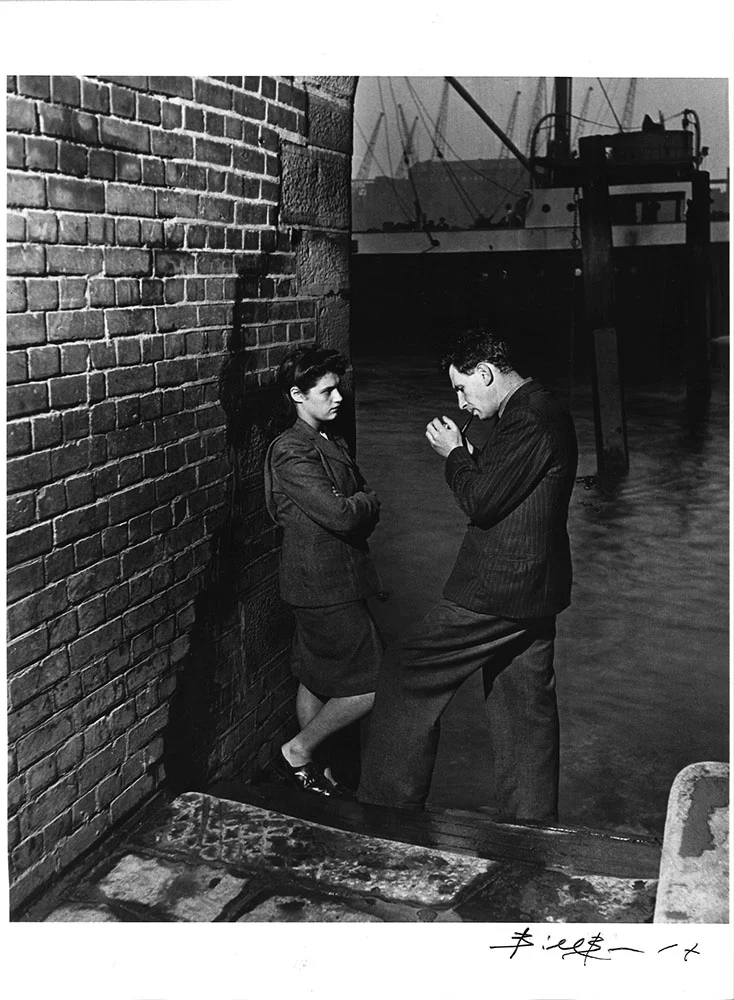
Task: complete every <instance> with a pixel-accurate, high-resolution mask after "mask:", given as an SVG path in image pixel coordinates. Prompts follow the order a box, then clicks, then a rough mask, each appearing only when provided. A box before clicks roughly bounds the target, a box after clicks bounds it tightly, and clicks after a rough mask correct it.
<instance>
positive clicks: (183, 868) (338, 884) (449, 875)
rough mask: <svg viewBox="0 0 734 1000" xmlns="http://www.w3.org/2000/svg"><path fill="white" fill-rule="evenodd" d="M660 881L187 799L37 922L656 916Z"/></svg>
mask: <svg viewBox="0 0 734 1000" xmlns="http://www.w3.org/2000/svg"><path fill="white" fill-rule="evenodd" d="M656 885H657V883H656V881H655V880H652V879H633V878H617V877H608V876H603V875H588V874H585V875H581V876H577V875H573V874H570V873H568V872H564V871H557V870H551V869H546V868H542V867H540V866H536V865H529V864H518V863H514V862H509V861H507V860H504V861H502V860H492V859H489V858H480V857H472V856H469V855H467V854H465V853H455V852H453V851H448V850H442V849H435V848H433V847H422V846H415V845H413V844H409V843H401V842H399V841H394V840H384V839H381V838H380V837H375V836H367V835H364V834H360V833H355V832H349V831H344V830H339V829H334V828H332V827H330V826H327V825H324V824H321V823H314V822H310V821H308V820H304V819H301V818H294V817H292V816H288V815H285V814H283V813H279V812H274V811H272V810H270V809H264V808H260V807H258V806H255V805H250V804H246V803H242V802H234V801H229V800H227V799H220V798H216V797H214V796H211V795H205V794H202V793H198V792H188V793H185V794H183V795H181V796H179V797H178V798H176V799H174V800H173V801H172V802H171V803H169V804H167V805H166V806H165V807H163V808H158V809H157V810H155V811H154V812H152V813H151V814H150V815H149V816H148V818H147V819H146V820H145V821H143V822H142V823H141V824H139V825H138V826H137V827H135V828H134V829H133V830H131V831H130V832H129V834H128V835H127V836H126V838H125V839H124V840H123V841H121V842H119V843H118V844H117V846H115V847H114V848H113V849H111V850H109V851H108V852H107V854H106V856H105V857H104V859H98V861H97V862H96V863H93V864H90V866H89V867H88V868H87V869H86V871H85V872H84V873H83V874H81V875H80V876H79V878H78V879H77V881H75V882H73V883H72V884H70V885H68V886H67V887H66V889H65V890H64V892H63V893H62V894H61V895H60V896H57V898H55V899H54V900H53V901H51V900H49V901H48V902H47V905H46V907H45V912H44V907H43V906H40V907H37V908H36V913H35V915H34V916H33V917H31V919H36V920H45V921H55V922H59V921H78V922H82V921H83V922H92V921H108V922H109V921H113V922H115V921H116V922H146V921H156V922H202V921H204V922H232V923H240V922H242V923H245V922H256V921H260V922H276V921H278V922H289V923H290V922H324V923H329V922H345V921H347V922H359V921H362V922H376V921H381V922H390V921H403V922H406V921H407V922H462V921H470V922H476V921H482V922H486V921H508V920H515V919H522V920H528V921H536V922H543V921H564V922H570V921H592V920H593V921H604V922H646V921H649V920H650V919H651V917H652V913H653V908H654V903H655V891H656Z"/></svg>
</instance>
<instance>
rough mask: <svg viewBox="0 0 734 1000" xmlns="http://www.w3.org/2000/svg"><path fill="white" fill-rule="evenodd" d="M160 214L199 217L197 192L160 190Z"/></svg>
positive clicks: (158, 198)
mask: <svg viewBox="0 0 734 1000" xmlns="http://www.w3.org/2000/svg"><path fill="white" fill-rule="evenodd" d="M156 203H157V206H158V215H164V216H181V217H182V218H188V219H195V218H196V217H197V204H198V197H197V195H195V194H185V193H182V192H178V191H158V192H157V194H156Z"/></svg>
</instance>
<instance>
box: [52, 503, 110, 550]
mask: <svg viewBox="0 0 734 1000" xmlns="http://www.w3.org/2000/svg"><path fill="white" fill-rule="evenodd" d="M106 526H107V501H104V500H102V501H100V502H99V503H97V504H95V505H94V506H89V507H84V508H83V509H80V510H74V511H71V512H70V513H68V514H62V515H61V516H60V517H57V518H56V520H55V521H54V541H55V544H56V545H63V544H64V543H65V542H70V541H75V540H77V539H79V538H86V537H88V536H89V535H91V534H93V533H94V532H95V531H99V530H100V529H101V528H105V527H106Z"/></svg>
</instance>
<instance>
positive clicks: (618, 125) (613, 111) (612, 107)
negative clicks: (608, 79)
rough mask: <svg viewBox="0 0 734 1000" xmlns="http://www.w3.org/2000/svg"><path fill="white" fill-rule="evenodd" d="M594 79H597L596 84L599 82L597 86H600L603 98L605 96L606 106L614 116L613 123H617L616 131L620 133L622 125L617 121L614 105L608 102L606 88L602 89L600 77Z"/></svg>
mask: <svg viewBox="0 0 734 1000" xmlns="http://www.w3.org/2000/svg"><path fill="white" fill-rule="evenodd" d="M596 79H597V80H598V82H599V86H600V87H601V89H602V93H603V94H604V96H605V97H606V99H607V104H608V105H609V107H610V108H611V109H612V114H613V115H614V120H615V122H616V123H617V128H618V129H619V131H620V132H621V131H622V123H621V121H620V120H619V118H618V117H617V112H616V111H615V110H614V105H613V104H612V102H611V101H610V100H609V94H607V92H606V88H605V87H604V84H603V83H602V82H601V77H600V76H597V78H596Z"/></svg>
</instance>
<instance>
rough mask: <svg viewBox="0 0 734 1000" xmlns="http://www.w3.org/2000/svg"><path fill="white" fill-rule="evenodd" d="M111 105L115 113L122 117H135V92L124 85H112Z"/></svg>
mask: <svg viewBox="0 0 734 1000" xmlns="http://www.w3.org/2000/svg"><path fill="white" fill-rule="evenodd" d="M110 107H111V110H112V114H113V115H119V116H120V118H134V117H135V94H134V93H133V92H132V91H131V90H125V89H124V88H122V87H114V86H113V87H110Z"/></svg>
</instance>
